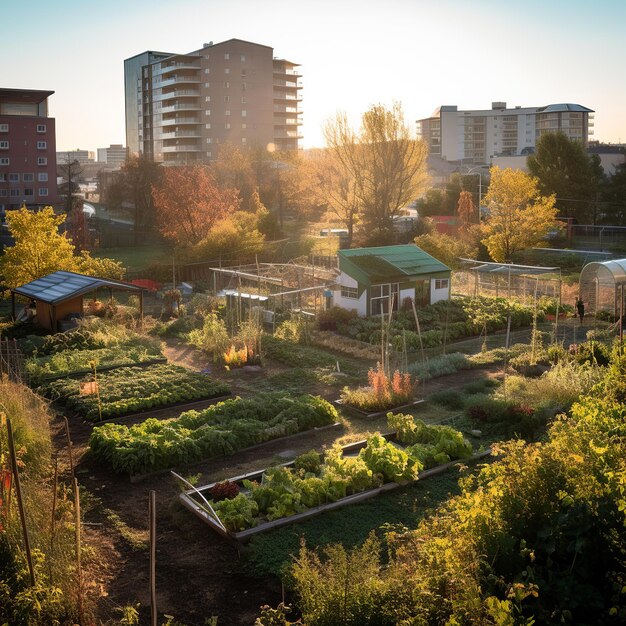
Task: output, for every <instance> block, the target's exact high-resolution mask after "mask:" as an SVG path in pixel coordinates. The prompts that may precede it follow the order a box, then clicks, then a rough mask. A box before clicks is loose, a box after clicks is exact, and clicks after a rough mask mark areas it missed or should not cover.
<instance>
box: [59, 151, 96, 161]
mask: <svg viewBox="0 0 626 626" xmlns="http://www.w3.org/2000/svg"><path fill="white" fill-rule="evenodd" d="M94 157H95V154H94V153H93V151H91V150H81V149H79V148H77V149H76V150H65V151H64V152H57V164H58V165H65V164H67V163H74V161H78V163H80V164H81V165H86V164H87V163H93V162H94V161H95V158H94Z"/></svg>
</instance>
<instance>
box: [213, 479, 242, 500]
mask: <svg viewBox="0 0 626 626" xmlns="http://www.w3.org/2000/svg"><path fill="white" fill-rule="evenodd" d="M209 493H210V494H211V500H213V501H214V502H220V500H228V499H230V498H234V497H235V496H236V495H237V494H238V493H239V487H238V486H237V483H233V482H231V481H230V480H225V481H223V482H221V483H215V485H213V487H211V489H209Z"/></svg>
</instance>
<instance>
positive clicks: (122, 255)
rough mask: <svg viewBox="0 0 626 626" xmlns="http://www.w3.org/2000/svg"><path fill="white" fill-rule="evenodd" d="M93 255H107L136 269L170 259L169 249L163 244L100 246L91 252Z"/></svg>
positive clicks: (129, 268) (127, 267)
mask: <svg viewBox="0 0 626 626" xmlns="http://www.w3.org/2000/svg"><path fill="white" fill-rule="evenodd" d="M93 256H95V257H107V258H109V259H115V260H116V261H121V262H122V265H124V267H125V268H126V269H128V270H131V271H138V270H142V269H145V268H146V267H147V266H148V265H150V263H152V262H153V261H157V262H158V261H160V262H163V263H165V262H168V261H169V260H170V259H171V255H170V251H169V250H168V249H167V248H166V247H165V245H163V244H151V245H146V246H136V247H133V246H129V247H121V248H102V249H101V250H96V251H95V252H94V253H93Z"/></svg>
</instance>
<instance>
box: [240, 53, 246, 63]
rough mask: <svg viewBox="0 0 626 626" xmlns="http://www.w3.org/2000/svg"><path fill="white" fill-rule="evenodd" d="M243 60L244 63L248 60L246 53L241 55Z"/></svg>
mask: <svg viewBox="0 0 626 626" xmlns="http://www.w3.org/2000/svg"><path fill="white" fill-rule="evenodd" d="M241 62H242V63H245V62H246V55H245V54H242V55H241Z"/></svg>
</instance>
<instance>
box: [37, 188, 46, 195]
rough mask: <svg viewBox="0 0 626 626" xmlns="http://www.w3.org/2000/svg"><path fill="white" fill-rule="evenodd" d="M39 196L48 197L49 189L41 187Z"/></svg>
mask: <svg viewBox="0 0 626 626" xmlns="http://www.w3.org/2000/svg"><path fill="white" fill-rule="evenodd" d="M39 195H40V196H47V195H48V188H47V187H39Z"/></svg>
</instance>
